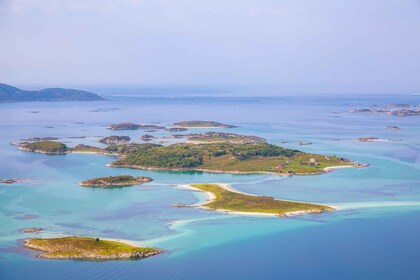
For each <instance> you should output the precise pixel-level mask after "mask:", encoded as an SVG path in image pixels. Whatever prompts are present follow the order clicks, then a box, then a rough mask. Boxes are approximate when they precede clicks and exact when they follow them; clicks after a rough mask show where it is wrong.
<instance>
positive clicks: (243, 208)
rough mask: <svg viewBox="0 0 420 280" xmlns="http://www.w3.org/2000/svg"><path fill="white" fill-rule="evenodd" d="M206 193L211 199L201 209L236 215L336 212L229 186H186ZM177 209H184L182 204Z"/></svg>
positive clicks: (288, 214) (325, 206)
mask: <svg viewBox="0 0 420 280" xmlns="http://www.w3.org/2000/svg"><path fill="white" fill-rule="evenodd" d="M184 187H188V188H192V189H195V190H199V191H202V192H206V193H207V194H208V196H209V197H210V199H209V200H208V201H207V202H206V203H205V204H202V205H200V208H204V209H210V210H217V211H224V212H230V213H234V214H255V215H274V216H280V217H288V216H292V215H298V214H308V213H317V214H319V213H323V212H328V211H334V210H335V208H334V207H331V206H327V205H321V204H313V203H305V202H298V201H290V200H279V199H274V198H273V197H267V196H256V195H250V194H245V193H241V192H238V191H236V190H233V189H231V188H230V187H229V185H227V184H192V185H184ZM176 207H183V205H182V204H178V205H176ZM187 207H188V206H187Z"/></svg>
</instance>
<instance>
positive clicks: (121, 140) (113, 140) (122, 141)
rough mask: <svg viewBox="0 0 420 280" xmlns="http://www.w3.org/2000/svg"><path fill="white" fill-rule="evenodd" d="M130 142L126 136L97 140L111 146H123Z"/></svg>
mask: <svg viewBox="0 0 420 280" xmlns="http://www.w3.org/2000/svg"><path fill="white" fill-rule="evenodd" d="M130 141H131V138H130V137H128V136H116V135H112V136H108V137H104V138H102V139H99V142H101V143H104V144H111V145H119V144H125V143H128V142H130Z"/></svg>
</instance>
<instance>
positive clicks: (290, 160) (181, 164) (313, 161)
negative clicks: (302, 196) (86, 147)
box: [106, 142, 355, 174]
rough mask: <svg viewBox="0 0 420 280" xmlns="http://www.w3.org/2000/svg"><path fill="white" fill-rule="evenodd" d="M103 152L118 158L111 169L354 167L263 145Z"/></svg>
mask: <svg viewBox="0 0 420 280" xmlns="http://www.w3.org/2000/svg"><path fill="white" fill-rule="evenodd" d="M106 151H107V152H109V153H115V154H118V155H120V159H119V160H117V161H116V162H114V163H112V164H111V166H126V167H134V168H156V169H169V170H171V169H180V170H207V171H214V172H232V173H235V172H244V173H265V172H269V173H288V174H293V173H296V174H317V173H322V172H324V170H323V169H324V168H325V167H331V166H343V165H347V166H349V165H355V163H352V162H349V161H348V160H345V159H340V158H337V157H335V156H332V157H326V156H323V155H317V154H307V153H303V152H300V151H298V150H292V149H286V148H283V147H279V146H276V145H272V144H268V143H265V142H260V143H246V144H233V143H209V144H198V145H194V144H175V145H171V146H162V145H156V144H131V145H118V146H114V147H108V148H106Z"/></svg>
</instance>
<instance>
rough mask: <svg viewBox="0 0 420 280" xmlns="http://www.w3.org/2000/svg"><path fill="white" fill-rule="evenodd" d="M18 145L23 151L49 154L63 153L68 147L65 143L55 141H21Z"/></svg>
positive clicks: (66, 151)
mask: <svg viewBox="0 0 420 280" xmlns="http://www.w3.org/2000/svg"><path fill="white" fill-rule="evenodd" d="M19 146H20V148H21V149H22V150H24V151H28V152H36V153H42V154H49V155H64V154H67V153H68V152H69V148H68V147H67V146H66V145H65V144H63V143H61V142H55V141H40V142H33V143H27V142H23V143H20V144H19Z"/></svg>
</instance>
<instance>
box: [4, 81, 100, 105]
mask: <svg viewBox="0 0 420 280" xmlns="http://www.w3.org/2000/svg"><path fill="white" fill-rule="evenodd" d="M101 100H106V99H104V98H102V97H100V96H99V95H96V94H94V93H91V92H88V91H84V90H77V89H64V88H46V89H42V90H33V91H29V90H22V89H19V88H16V87H12V86H9V85H6V84H0V102H25V101H26V102H27V101H101Z"/></svg>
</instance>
